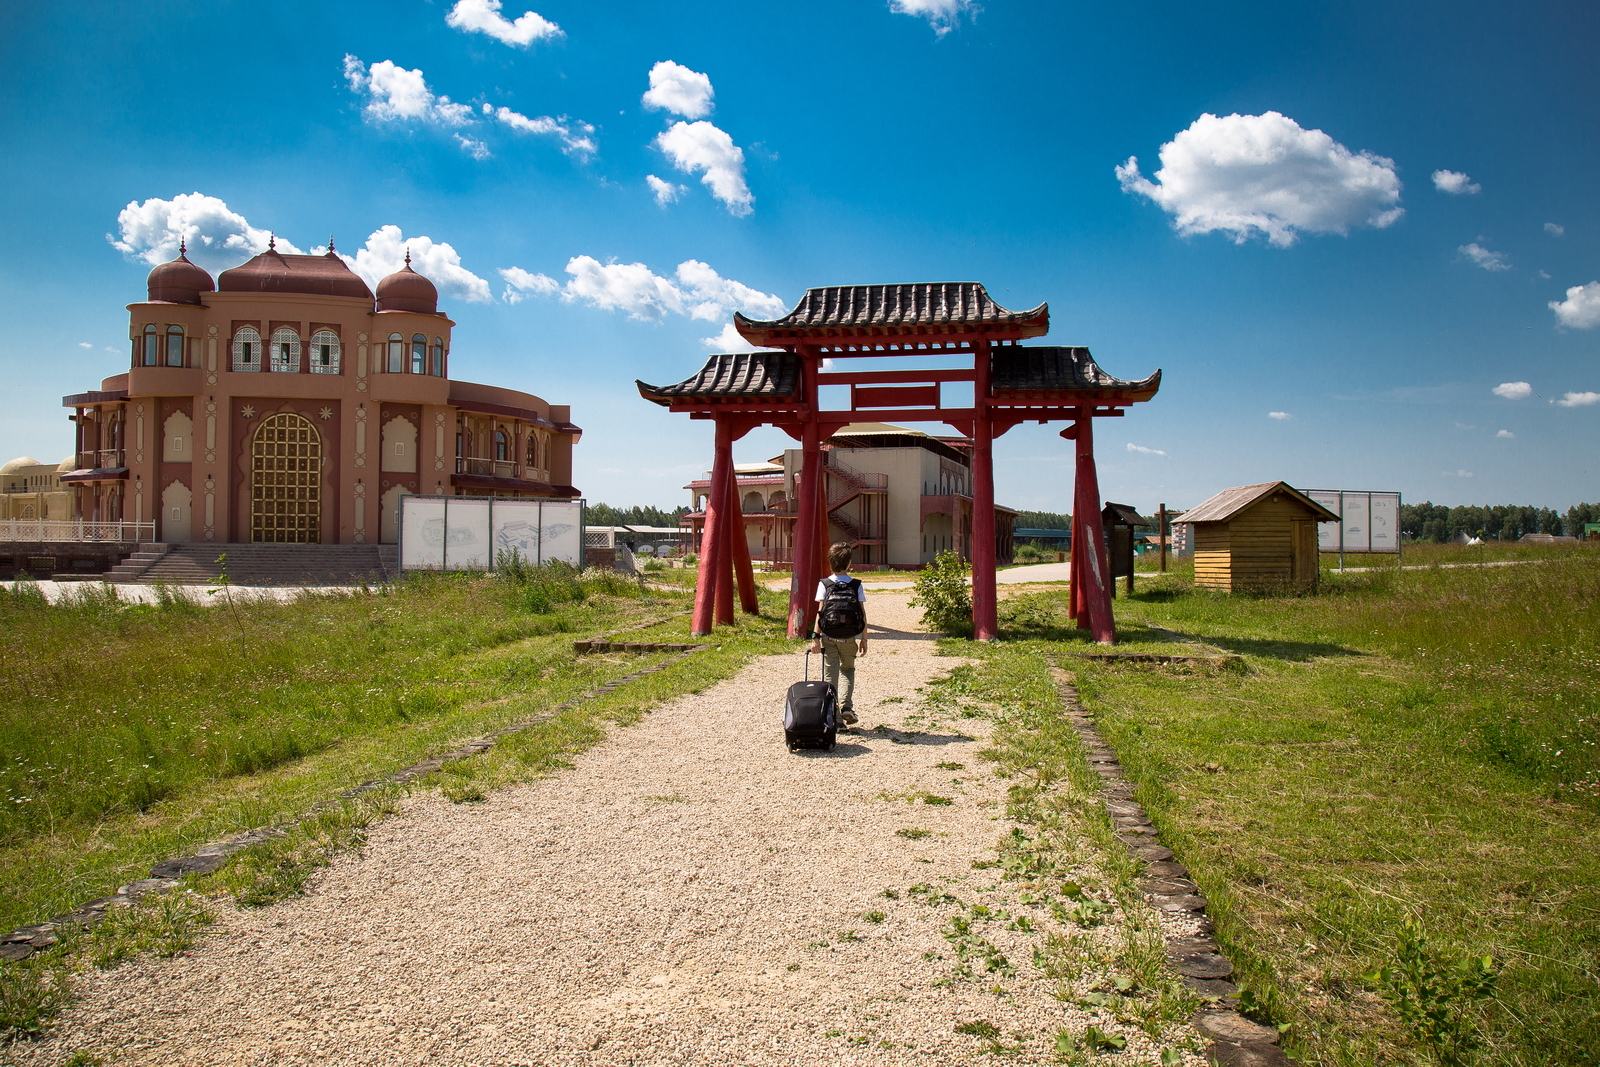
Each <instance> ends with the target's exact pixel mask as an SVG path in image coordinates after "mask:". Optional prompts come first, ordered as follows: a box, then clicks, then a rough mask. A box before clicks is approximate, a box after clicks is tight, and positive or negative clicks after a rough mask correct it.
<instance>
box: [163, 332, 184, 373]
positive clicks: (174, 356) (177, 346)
mask: <svg viewBox="0 0 1600 1067" xmlns="http://www.w3.org/2000/svg"><path fill="white" fill-rule="evenodd" d="M183 363H184V359H183V327H182V326H168V327H167V366H169V367H181V366H183Z"/></svg>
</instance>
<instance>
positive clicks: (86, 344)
mask: <svg viewBox="0 0 1600 1067" xmlns="http://www.w3.org/2000/svg"><path fill="white" fill-rule="evenodd" d="M78 347H79V348H93V347H94V345H92V344H90V343H89V342H88V341H79V342H78Z"/></svg>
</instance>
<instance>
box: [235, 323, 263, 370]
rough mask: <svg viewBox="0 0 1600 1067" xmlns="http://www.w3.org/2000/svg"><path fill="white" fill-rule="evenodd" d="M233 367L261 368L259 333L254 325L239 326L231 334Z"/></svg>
mask: <svg viewBox="0 0 1600 1067" xmlns="http://www.w3.org/2000/svg"><path fill="white" fill-rule="evenodd" d="M233 369H234V370H260V369H261V335H260V334H259V333H257V332H256V328H255V327H254V326H241V327H239V329H238V331H237V332H236V333H234V335H233Z"/></svg>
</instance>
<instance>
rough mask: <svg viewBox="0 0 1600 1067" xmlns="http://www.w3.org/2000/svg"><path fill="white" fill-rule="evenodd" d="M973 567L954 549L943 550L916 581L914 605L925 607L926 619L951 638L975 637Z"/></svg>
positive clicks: (923, 618) (912, 603)
mask: <svg viewBox="0 0 1600 1067" xmlns="http://www.w3.org/2000/svg"><path fill="white" fill-rule="evenodd" d="M971 573H972V568H971V567H969V566H967V564H966V561H965V560H963V559H962V558H961V557H960V556H958V555H956V554H955V553H954V552H949V551H945V552H941V553H939V554H938V555H937V556H935V557H934V559H933V562H932V563H930V564H928V565H927V566H926V567H924V568H922V571H921V572H920V573H919V574H918V575H917V579H916V582H915V583H914V584H913V586H912V588H913V594H912V597H911V602H910V606H911V607H914V608H921V609H922V621H923V622H924V623H925V624H927V625H928V626H930V627H932V628H933V629H935V630H937V631H939V632H940V633H944V634H949V635H950V636H951V637H971V636H972V587H971V585H969V584H968V581H967V579H968V576H969V575H971Z"/></svg>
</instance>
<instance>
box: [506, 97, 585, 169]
mask: <svg viewBox="0 0 1600 1067" xmlns="http://www.w3.org/2000/svg"><path fill="white" fill-rule="evenodd" d="M483 113H484V114H485V115H492V116H494V117H495V118H496V119H498V120H499V121H500V122H501V123H503V124H505V125H506V126H509V127H510V128H511V129H513V130H516V131H517V132H518V133H532V134H539V135H542V136H550V137H558V138H560V139H561V151H563V152H565V153H566V154H567V155H569V156H578V157H579V158H582V159H588V158H589V157H590V156H592V155H594V154H595V153H596V152H598V151H599V150H600V149H599V146H597V145H596V144H595V143H594V138H593V137H592V136H591V135H592V134H593V133H594V127H593V126H591V125H589V124H588V123H587V122H575V121H573V120H572V119H569V118H567V116H565V115H562V116H561V117H560V118H559V119H554V118H551V117H550V116H549V115H540V116H539V117H537V118H531V119H530V118H529V117H528V116H526V115H523V114H521V113H519V112H516V111H512V110H511V109H510V108H508V107H501V108H497V107H493V106H492V105H489V104H484V105H483Z"/></svg>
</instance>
